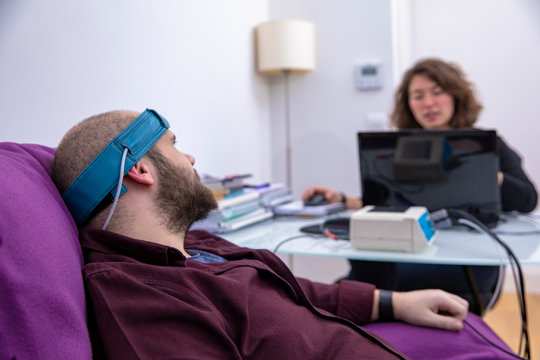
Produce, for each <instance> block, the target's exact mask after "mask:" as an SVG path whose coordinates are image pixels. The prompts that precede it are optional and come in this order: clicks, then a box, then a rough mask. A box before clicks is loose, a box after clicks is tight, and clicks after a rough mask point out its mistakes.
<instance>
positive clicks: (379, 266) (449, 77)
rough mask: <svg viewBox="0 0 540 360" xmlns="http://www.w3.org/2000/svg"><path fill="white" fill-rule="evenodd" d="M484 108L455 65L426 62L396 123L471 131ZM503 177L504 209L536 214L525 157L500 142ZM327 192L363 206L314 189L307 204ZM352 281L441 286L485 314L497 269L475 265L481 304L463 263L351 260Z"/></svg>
mask: <svg viewBox="0 0 540 360" xmlns="http://www.w3.org/2000/svg"><path fill="white" fill-rule="evenodd" d="M481 110H482V105H481V104H480V103H479V102H478V100H477V99H476V97H475V94H474V90H473V85H472V84H471V83H470V82H469V81H468V80H467V79H466V77H465V75H464V73H463V71H462V70H461V69H460V68H459V67H458V66H457V65H455V64H452V63H448V62H445V61H442V60H440V59H434V58H429V59H424V60H421V61H419V62H417V63H416V64H415V65H414V66H413V67H412V68H411V69H409V70H408V71H407V72H406V73H405V75H404V77H403V79H402V81H401V84H400V86H399V88H398V89H397V91H396V94H395V102H394V109H393V112H392V115H391V122H392V124H393V125H394V126H395V127H396V128H397V129H398V130H403V129H425V130H449V129H456V128H471V127H473V125H474V124H475V122H476V120H477V119H478V115H479V113H480V111H481ZM498 146H499V161H500V164H499V165H500V166H499V169H500V171H499V173H498V183H499V186H500V189H501V202H502V209H503V211H513V210H515V211H520V212H530V211H532V210H534V208H535V207H536V202H537V193H536V189H535V187H534V185H533V184H532V182H531V181H530V180H529V178H528V177H527V175H526V174H525V172H524V171H523V169H522V167H521V158H520V157H519V155H517V154H516V153H515V152H514V151H513V150H512V149H510V148H509V147H508V146H507V145H506V144H505V142H504V141H503V140H502V139H501V138H498ZM315 194H322V195H324V196H325V198H326V199H327V201H328V202H340V201H341V202H344V203H345V204H346V206H347V208H348V209H359V208H361V207H362V199H358V198H354V197H348V196H346V195H345V194H343V193H341V192H338V191H336V190H334V189H330V188H327V187H324V186H311V187H309V188H307V189H306V190H305V191H304V193H303V194H302V199H303V200H307V199H309V198H310V197H312V196H313V195H315ZM350 263H351V272H350V274H349V276H348V278H349V279H354V280H361V281H366V282H370V283H373V284H375V285H376V286H377V287H378V288H382V289H388V290H399V291H405V290H413V289H424V288H441V289H443V290H446V291H449V292H453V293H455V294H458V295H460V296H462V297H464V298H465V299H467V300H468V301H469V303H470V304H471V306H470V310H471V311H473V312H476V313H481V312H482V308H483V306H484V305H485V304H487V303H488V302H489V300H490V298H491V296H492V294H493V291H494V289H495V285H496V282H497V274H498V267H497V266H472V267H470V268H471V269H472V274H473V277H474V279H475V281H476V283H477V285H478V288H479V292H480V302H479V301H476V299H475V298H474V296H473V293H472V291H471V288H470V286H469V283H468V280H467V275H466V273H465V268H464V267H462V266H457V265H425V264H409V263H388V262H375V261H358V260H351V261H350Z"/></svg>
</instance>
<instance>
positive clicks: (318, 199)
mask: <svg viewBox="0 0 540 360" xmlns="http://www.w3.org/2000/svg"><path fill="white" fill-rule="evenodd" d="M326 204H328V201H327V200H326V198H325V197H324V195H322V194H315V195H313V196H312V197H310V198H308V199H307V200H306V201H304V206H320V205H326Z"/></svg>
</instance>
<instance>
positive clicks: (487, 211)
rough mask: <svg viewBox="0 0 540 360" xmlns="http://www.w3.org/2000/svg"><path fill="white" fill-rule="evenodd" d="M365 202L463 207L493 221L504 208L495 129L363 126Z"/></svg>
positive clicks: (430, 208)
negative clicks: (374, 128)
mask: <svg viewBox="0 0 540 360" xmlns="http://www.w3.org/2000/svg"><path fill="white" fill-rule="evenodd" d="M358 151H359V161H360V179H361V191H362V200H363V202H364V205H377V206H387V207H389V208H398V209H399V208H406V207H409V206H414V205H418V206H425V207H427V209H428V211H430V212H431V211H435V210H438V209H441V208H458V209H462V210H465V211H467V212H469V213H470V214H472V215H473V216H475V217H476V218H478V219H479V220H480V221H482V222H483V223H484V224H486V225H488V226H490V227H493V226H495V225H496V224H497V222H498V220H499V216H500V213H501V200H500V190H499V185H498V183H497V172H498V171H499V152H498V145H497V134H496V132H495V131H493V130H477V129H467V130H447V131H427V130H404V131H391V132H388V131H387V132H359V133H358Z"/></svg>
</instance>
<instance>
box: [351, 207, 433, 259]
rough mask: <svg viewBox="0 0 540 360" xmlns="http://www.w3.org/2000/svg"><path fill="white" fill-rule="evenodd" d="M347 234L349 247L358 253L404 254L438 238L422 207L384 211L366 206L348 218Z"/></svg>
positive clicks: (423, 246) (422, 247) (426, 212)
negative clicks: (391, 252) (401, 252)
mask: <svg viewBox="0 0 540 360" xmlns="http://www.w3.org/2000/svg"><path fill="white" fill-rule="evenodd" d="M349 231H350V234H349V236H350V240H351V244H352V246H353V247H355V248H357V249H370V250H394V251H396V250H397V251H406V252H411V251H419V250H422V249H424V248H426V247H428V246H429V245H431V243H432V242H433V240H434V238H435V237H436V235H437V230H435V227H434V224H433V222H432V221H431V219H430V218H429V213H428V211H427V209H426V208H425V207H423V206H411V207H409V208H408V209H407V210H405V211H390V210H388V211H385V210H378V209H377V208H376V207H375V206H373V205H367V206H365V207H363V208H362V209H360V210H358V211H355V212H354V213H352V214H351V221H350V230H349Z"/></svg>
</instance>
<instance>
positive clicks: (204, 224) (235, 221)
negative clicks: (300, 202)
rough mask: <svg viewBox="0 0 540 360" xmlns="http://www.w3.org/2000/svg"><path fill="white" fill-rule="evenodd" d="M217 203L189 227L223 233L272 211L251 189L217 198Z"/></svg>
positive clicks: (256, 220)
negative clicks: (204, 216)
mask: <svg viewBox="0 0 540 360" xmlns="http://www.w3.org/2000/svg"><path fill="white" fill-rule="evenodd" d="M217 204H218V208H217V209H216V210H213V211H212V212H210V214H209V215H208V216H207V217H206V218H205V219H203V220H200V221H197V222H196V223H194V224H193V225H192V226H191V229H192V230H195V229H202V230H208V231H211V232H215V233H225V232H229V231H233V230H236V229H240V228H242V227H244V226H247V225H250V224H253V223H256V222H259V221H262V220H265V219H268V218H271V217H272V216H273V213H272V211H271V210H270V209H268V208H265V207H264V206H263V205H262V204H261V202H260V194H259V192H258V191H255V190H251V189H246V191H245V192H243V193H241V194H239V195H236V196H231V197H228V198H224V199H222V200H219V201H218V202H217Z"/></svg>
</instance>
